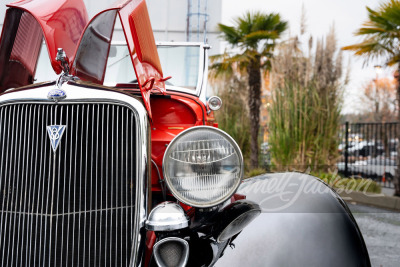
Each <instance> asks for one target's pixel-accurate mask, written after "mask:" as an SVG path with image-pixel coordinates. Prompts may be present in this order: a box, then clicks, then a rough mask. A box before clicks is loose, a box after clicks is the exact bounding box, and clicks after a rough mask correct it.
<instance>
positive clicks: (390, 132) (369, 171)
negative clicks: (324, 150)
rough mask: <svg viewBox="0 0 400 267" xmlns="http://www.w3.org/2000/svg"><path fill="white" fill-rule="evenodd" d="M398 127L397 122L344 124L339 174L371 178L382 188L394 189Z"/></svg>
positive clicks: (341, 132)
mask: <svg viewBox="0 0 400 267" xmlns="http://www.w3.org/2000/svg"><path fill="white" fill-rule="evenodd" d="M399 126H400V124H399V123H397V122H393V123H348V122H346V123H345V124H343V125H342V126H341V131H340V141H341V142H340V144H339V151H340V152H341V158H340V160H339V162H338V163H337V168H338V170H339V172H340V173H342V174H343V175H345V176H346V177H350V176H351V177H362V178H371V179H373V180H375V181H376V182H378V183H379V184H380V185H381V186H383V187H389V188H393V187H394V186H393V177H394V174H395V171H396V169H397V165H396V158H397V146H398V142H399V139H398V131H399V129H398V128H399Z"/></svg>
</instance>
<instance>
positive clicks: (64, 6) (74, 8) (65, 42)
mask: <svg viewBox="0 0 400 267" xmlns="http://www.w3.org/2000/svg"><path fill="white" fill-rule="evenodd" d="M7 6H8V7H12V8H17V9H21V10H24V11H25V12H28V13H30V14H31V15H32V16H33V17H34V18H35V19H36V20H37V22H38V23H39V24H40V26H41V28H42V30H43V35H44V39H45V42H46V44H47V49H48V53H49V57H50V61H51V65H52V67H53V69H54V71H55V72H56V73H57V74H59V73H60V72H61V67H60V65H59V63H58V62H57V61H56V60H55V58H56V54H57V48H63V49H64V51H65V53H66V54H67V56H68V57H69V58H70V59H71V62H72V61H73V58H74V55H75V49H76V46H77V44H78V41H79V39H80V37H81V33H82V32H83V29H84V28H85V26H86V24H87V22H88V15H87V12H86V8H85V4H84V3H83V0H57V1H52V0H35V1H32V0H21V1H17V2H14V3H11V4H8V5H7ZM26 48H27V49H30V48H29V47H26Z"/></svg>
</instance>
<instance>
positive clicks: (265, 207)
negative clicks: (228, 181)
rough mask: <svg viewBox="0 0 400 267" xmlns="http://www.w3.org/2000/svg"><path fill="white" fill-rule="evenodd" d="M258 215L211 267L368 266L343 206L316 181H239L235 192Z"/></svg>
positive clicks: (286, 177) (280, 177)
mask: <svg viewBox="0 0 400 267" xmlns="http://www.w3.org/2000/svg"><path fill="white" fill-rule="evenodd" d="M238 193H239V194H242V195H245V196H246V199H248V200H251V201H254V202H255V203H257V204H259V206H260V208H261V209H262V212H261V214H260V215H259V216H258V217H257V218H256V219H255V220H254V221H252V222H251V223H250V224H249V225H248V226H247V227H246V228H245V229H244V230H243V231H242V232H241V233H240V234H239V235H238V236H237V238H236V239H235V240H233V244H234V246H231V247H232V248H231V247H229V246H228V247H227V248H226V249H225V251H224V255H223V256H222V257H221V258H220V260H218V261H217V263H216V266H249V267H250V266H252V267H253V266H370V265H371V264H370V260H369V256H368V251H367V249H366V246H365V243H364V240H363V237H362V235H361V232H360V230H359V228H358V226H357V223H356V221H355V220H354V217H353V216H352V214H351V212H350V210H349V209H348V207H347V205H346V203H345V202H344V201H343V200H342V199H341V198H340V196H338V195H337V194H336V192H334V191H333V190H331V189H330V188H329V187H328V186H327V185H326V184H324V183H323V182H322V181H321V180H319V179H317V178H315V177H313V176H310V175H307V174H300V173H279V174H267V175H262V176H258V177H254V178H251V179H247V180H245V181H244V182H243V183H242V185H241V186H240V188H239V190H238Z"/></svg>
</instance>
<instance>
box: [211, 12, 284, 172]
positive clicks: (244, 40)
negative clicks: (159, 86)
mask: <svg viewBox="0 0 400 267" xmlns="http://www.w3.org/2000/svg"><path fill="white" fill-rule="evenodd" d="M287 25H288V23H287V22H286V21H283V20H282V19H281V17H280V15H279V14H276V13H271V14H266V13H262V12H256V13H251V12H247V13H245V14H244V16H242V17H238V18H236V19H235V20H234V26H227V25H224V24H218V28H219V30H220V32H221V33H222V36H221V37H222V38H223V39H224V40H225V41H227V42H228V43H229V44H230V45H231V46H232V48H233V49H232V51H234V52H231V53H224V54H222V55H218V56H214V57H212V61H213V62H214V63H213V64H212V66H211V70H212V71H214V75H216V76H218V75H220V74H223V73H227V72H231V71H233V70H234V69H236V70H238V71H240V72H242V73H244V74H246V75H247V85H248V107H249V114H250V118H249V119H250V128H251V145H250V148H251V156H250V162H251V165H252V167H257V166H258V151H259V148H258V133H259V129H260V106H261V70H262V69H268V68H270V66H271V64H270V58H271V57H272V52H273V50H274V47H275V44H276V40H277V39H279V38H280V36H281V34H282V33H283V32H284V31H285V30H286V29H287Z"/></svg>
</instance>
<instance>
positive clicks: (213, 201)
mask: <svg viewBox="0 0 400 267" xmlns="http://www.w3.org/2000/svg"><path fill="white" fill-rule="evenodd" d="M200 130H202V131H204V130H205V131H212V132H214V133H216V134H218V135H220V136H221V137H222V138H224V139H225V140H226V141H227V142H229V143H230V145H231V146H232V147H233V149H234V150H235V152H236V155H237V157H238V158H237V160H238V161H239V166H238V167H239V168H240V170H239V173H238V177H239V178H233V179H237V180H236V181H235V182H234V184H233V186H232V187H231V188H230V190H229V191H228V192H227V193H226V194H225V195H224V196H223V197H220V198H219V199H210V201H208V202H207V203H196V202H195V201H192V200H190V199H187V198H184V197H182V196H181V194H180V193H179V192H178V191H177V190H176V188H175V187H174V185H173V184H172V182H171V180H170V177H169V176H168V173H169V169H168V168H169V164H168V160H169V159H168V157H169V155H170V154H171V151H170V150H171V149H172V148H174V147H175V144H176V143H178V142H179V141H180V140H181V139H182V138H183V137H184V136H186V135H187V134H189V133H192V132H194V131H200ZM243 166H244V164H243V155H242V152H241V150H240V148H239V146H238V144H237V143H236V142H235V140H234V139H233V138H232V137H231V136H230V135H228V134H227V133H226V132H224V131H222V130H220V129H218V128H215V127H211V126H195V127H191V128H189V129H187V130H185V131H182V132H181V133H180V134H178V135H177V136H175V138H174V139H173V140H172V141H171V143H170V144H169V145H168V147H167V149H166V150H165V153H164V158H163V166H162V168H163V174H164V181H165V182H166V184H167V186H168V188H169V190H170V191H171V193H172V194H173V195H174V197H175V198H176V199H177V200H179V201H180V202H182V203H184V204H186V205H189V206H192V207H196V208H210V207H214V206H217V205H219V204H221V203H223V202H225V201H226V200H228V199H229V198H231V197H232V195H234V194H235V192H236V191H237V189H238V187H239V185H240V183H241V181H242V180H243V174H244V167H243Z"/></svg>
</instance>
